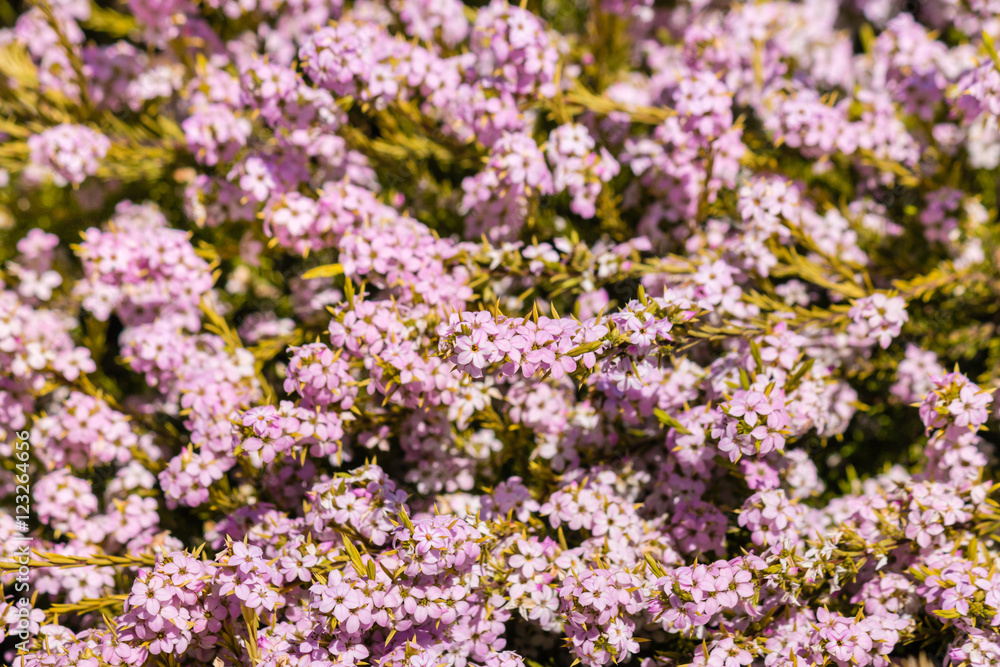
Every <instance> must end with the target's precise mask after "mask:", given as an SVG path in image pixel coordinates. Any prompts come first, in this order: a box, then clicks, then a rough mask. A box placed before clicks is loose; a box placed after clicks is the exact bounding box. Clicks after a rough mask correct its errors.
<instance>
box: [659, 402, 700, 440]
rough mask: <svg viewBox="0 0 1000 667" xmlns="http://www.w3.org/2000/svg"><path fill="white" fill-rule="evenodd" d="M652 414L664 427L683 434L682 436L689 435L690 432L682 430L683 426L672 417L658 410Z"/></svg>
mask: <svg viewBox="0 0 1000 667" xmlns="http://www.w3.org/2000/svg"><path fill="white" fill-rule="evenodd" d="M653 414H654V415H656V418H657V419H658V420H659V421H660V423H661V424H663V425H664V426H667V427H669V428H672V429H674V430H675V431H677V432H678V433H683V434H684V435H691V431H689V430H687V429H686V428H684V426H683V424H681V423H680V422H679V421H677V420H676V419H675V418H674V417H671V416H670V415H668V414H667V413H666V412H664V411H663V410H661V409H660V408H656V409H654V410H653Z"/></svg>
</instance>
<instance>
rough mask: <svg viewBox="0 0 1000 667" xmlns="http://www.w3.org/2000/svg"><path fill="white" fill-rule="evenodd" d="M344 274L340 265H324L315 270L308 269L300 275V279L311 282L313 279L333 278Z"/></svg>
mask: <svg viewBox="0 0 1000 667" xmlns="http://www.w3.org/2000/svg"><path fill="white" fill-rule="evenodd" d="M343 272H344V267H343V265H341V264H324V265H323V266H317V267H316V268H315V269H310V270H309V271H306V272H305V273H304V274H302V277H303V278H304V279H306V280H312V279H313V278H333V277H334V276H339V275H341V274H342V273H343Z"/></svg>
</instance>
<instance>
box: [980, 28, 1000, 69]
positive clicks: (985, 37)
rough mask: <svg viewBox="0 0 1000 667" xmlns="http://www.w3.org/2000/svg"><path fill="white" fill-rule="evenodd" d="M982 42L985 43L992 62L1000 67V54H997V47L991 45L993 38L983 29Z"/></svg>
mask: <svg viewBox="0 0 1000 667" xmlns="http://www.w3.org/2000/svg"><path fill="white" fill-rule="evenodd" d="M983 44H985V45H986V50H987V51H989V54H990V58H992V59H993V64H994V65H996V66H997V69H1000V56H998V55H997V49H996V47H995V46H994V45H993V38H992V37H990V36H989V34H988V33H987V32H986V31H985V30H983Z"/></svg>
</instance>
